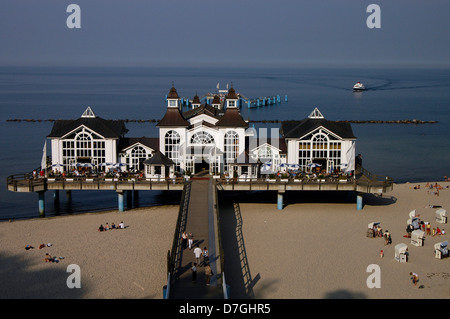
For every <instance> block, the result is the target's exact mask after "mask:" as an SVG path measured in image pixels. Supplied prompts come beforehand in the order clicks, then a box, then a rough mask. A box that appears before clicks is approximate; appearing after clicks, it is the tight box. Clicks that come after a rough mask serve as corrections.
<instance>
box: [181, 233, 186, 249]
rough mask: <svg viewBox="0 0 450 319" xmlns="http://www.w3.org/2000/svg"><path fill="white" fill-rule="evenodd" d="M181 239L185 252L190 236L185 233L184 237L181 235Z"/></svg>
mask: <svg viewBox="0 0 450 319" xmlns="http://www.w3.org/2000/svg"><path fill="white" fill-rule="evenodd" d="M181 238H182V239H183V250H184V249H186V247H187V239H188V236H187V234H186V232H185V231H184V232H183V235H181Z"/></svg>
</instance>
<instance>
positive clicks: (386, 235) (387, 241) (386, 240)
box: [384, 229, 392, 246]
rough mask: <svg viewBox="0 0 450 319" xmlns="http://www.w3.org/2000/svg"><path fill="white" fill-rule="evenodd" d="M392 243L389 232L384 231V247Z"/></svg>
mask: <svg viewBox="0 0 450 319" xmlns="http://www.w3.org/2000/svg"><path fill="white" fill-rule="evenodd" d="M390 243H392V239H391V234H390V233H389V230H387V229H386V231H385V232H384V245H385V246H386V245H389V244H390Z"/></svg>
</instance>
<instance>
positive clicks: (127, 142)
mask: <svg viewBox="0 0 450 319" xmlns="http://www.w3.org/2000/svg"><path fill="white" fill-rule="evenodd" d="M136 143H141V144H143V145H145V146H148V147H150V148H151V149H154V150H155V151H156V150H159V138H158V137H145V136H144V137H125V138H121V139H120V141H119V151H120V152H121V151H123V150H124V149H126V148H128V147H130V146H132V145H134V144H136Z"/></svg>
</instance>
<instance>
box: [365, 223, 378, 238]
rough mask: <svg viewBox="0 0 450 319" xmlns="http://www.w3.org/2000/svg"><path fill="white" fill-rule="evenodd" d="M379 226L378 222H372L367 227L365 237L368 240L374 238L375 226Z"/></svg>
mask: <svg viewBox="0 0 450 319" xmlns="http://www.w3.org/2000/svg"><path fill="white" fill-rule="evenodd" d="M378 225H380V222H372V223H370V224H369V225H367V234H366V236H367V237H369V238H373V237H375V236H376V233H375V229H376V228H377V226H378Z"/></svg>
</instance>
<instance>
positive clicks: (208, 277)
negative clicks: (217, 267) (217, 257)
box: [205, 264, 214, 286]
mask: <svg viewBox="0 0 450 319" xmlns="http://www.w3.org/2000/svg"><path fill="white" fill-rule="evenodd" d="M212 275H214V273H213V271H212V269H211V266H210V265H209V264H206V265H205V276H206V285H207V286H209V284H210V281H211V276H212Z"/></svg>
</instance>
